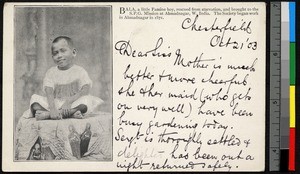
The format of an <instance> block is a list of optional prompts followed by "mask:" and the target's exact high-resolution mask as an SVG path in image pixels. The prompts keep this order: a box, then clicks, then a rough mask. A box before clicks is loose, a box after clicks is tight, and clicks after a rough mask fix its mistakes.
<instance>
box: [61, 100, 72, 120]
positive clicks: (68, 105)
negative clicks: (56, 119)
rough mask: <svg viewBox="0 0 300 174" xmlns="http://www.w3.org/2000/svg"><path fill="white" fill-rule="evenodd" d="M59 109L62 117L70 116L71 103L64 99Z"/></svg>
mask: <svg viewBox="0 0 300 174" xmlns="http://www.w3.org/2000/svg"><path fill="white" fill-rule="evenodd" d="M61 111H62V115H63V116H64V117H67V118H68V117H70V112H71V103H70V102H69V101H66V102H65V103H64V104H63V105H62V106H61Z"/></svg>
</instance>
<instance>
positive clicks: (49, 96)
mask: <svg viewBox="0 0 300 174" xmlns="http://www.w3.org/2000/svg"><path fill="white" fill-rule="evenodd" d="M53 91H54V90H53V88H52V87H47V86H46V87H45V92H46V97H47V100H48V104H49V109H50V116H51V118H52V119H57V118H60V117H61V115H60V113H59V112H58V110H57V108H56V107H55V104H54V94H53Z"/></svg>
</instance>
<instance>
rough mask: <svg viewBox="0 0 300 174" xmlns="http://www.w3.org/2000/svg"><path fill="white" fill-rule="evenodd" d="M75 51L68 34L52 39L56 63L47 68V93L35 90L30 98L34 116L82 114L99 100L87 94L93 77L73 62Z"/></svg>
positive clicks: (63, 116)
mask: <svg viewBox="0 0 300 174" xmlns="http://www.w3.org/2000/svg"><path fill="white" fill-rule="evenodd" d="M76 53H77V51H76V49H75V48H74V45H73V41H72V39H71V38H69V37H66V36H59V37H57V38H56V39H54V40H53V42H52V58H53V60H54V63H55V64H56V65H57V66H55V67H52V68H50V69H49V70H48V71H47V72H46V75H45V78H44V81H43V90H44V91H45V93H46V97H42V96H39V95H36V94H35V95H33V96H32V97H31V101H30V109H31V113H32V115H33V116H34V117H35V118H36V119H37V120H45V119H62V118H83V114H84V113H86V112H87V111H88V110H89V109H91V108H90V107H94V106H95V105H99V104H100V103H101V102H102V100H101V99H100V98H97V97H93V96H90V95H88V94H89V91H90V88H91V86H92V81H91V79H90V78H89V76H88V73H87V72H86V71H85V70H84V69H83V68H82V67H80V66H78V65H75V64H74V58H75V56H76Z"/></svg>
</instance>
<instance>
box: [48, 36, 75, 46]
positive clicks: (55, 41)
mask: <svg viewBox="0 0 300 174" xmlns="http://www.w3.org/2000/svg"><path fill="white" fill-rule="evenodd" d="M60 40H65V41H66V42H67V43H68V45H69V46H70V47H71V48H73V46H74V44H73V40H72V39H71V38H69V37H68V36H58V37H57V38H55V39H54V40H53V41H52V44H54V43H57V42H58V41H60Z"/></svg>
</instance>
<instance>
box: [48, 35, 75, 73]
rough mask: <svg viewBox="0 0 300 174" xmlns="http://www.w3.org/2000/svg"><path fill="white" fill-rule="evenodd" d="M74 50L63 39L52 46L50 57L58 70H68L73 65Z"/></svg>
mask: <svg viewBox="0 0 300 174" xmlns="http://www.w3.org/2000/svg"><path fill="white" fill-rule="evenodd" d="M75 56H76V50H75V49H74V48H71V47H70V45H69V44H68V42H67V41H66V40H64V39H61V40H59V41H58V42H56V43H53V44H52V57H53V60H54V62H55V63H56V64H57V66H58V68H59V69H63V70H66V69H69V68H70V67H71V66H72V65H73V59H74V57H75Z"/></svg>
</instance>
